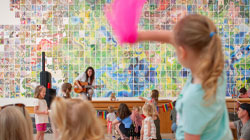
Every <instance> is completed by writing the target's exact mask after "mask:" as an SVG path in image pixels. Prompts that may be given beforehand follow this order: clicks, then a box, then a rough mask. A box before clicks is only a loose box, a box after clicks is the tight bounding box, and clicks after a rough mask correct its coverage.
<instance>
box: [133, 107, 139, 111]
mask: <svg viewBox="0 0 250 140" xmlns="http://www.w3.org/2000/svg"><path fill="white" fill-rule="evenodd" d="M133 110H137V111H138V112H140V110H141V108H140V107H139V106H133Z"/></svg>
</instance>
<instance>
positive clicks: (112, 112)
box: [107, 106, 116, 136]
mask: <svg viewBox="0 0 250 140" xmlns="http://www.w3.org/2000/svg"><path fill="white" fill-rule="evenodd" d="M108 112H109V113H108V114H107V129H108V134H112V135H113V132H114V130H113V129H114V128H113V127H112V121H114V120H115V119H116V115H115V110H114V107H112V106H108ZM113 136H114V135H113Z"/></svg>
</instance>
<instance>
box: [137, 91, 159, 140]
mask: <svg viewBox="0 0 250 140" xmlns="http://www.w3.org/2000/svg"><path fill="white" fill-rule="evenodd" d="M158 98H159V91H158V90H157V89H153V90H152V92H151V96H150V100H147V99H146V98H143V97H139V99H141V100H143V101H145V102H146V103H150V104H152V105H153V106H154V115H153V119H154V123H155V126H156V137H157V140H161V139H162V138H161V132H160V118H159V114H158V111H157V104H158Z"/></svg>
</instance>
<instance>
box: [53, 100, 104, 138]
mask: <svg viewBox="0 0 250 140" xmlns="http://www.w3.org/2000/svg"><path fill="white" fill-rule="evenodd" d="M50 117H51V122H52V128H53V132H54V139H56V140H101V139H103V138H104V134H103V131H102V130H103V126H102V125H101V124H102V123H101V122H100V120H99V119H98V118H97V115H96V110H95V109H94V107H93V105H92V104H91V103H90V102H89V101H87V100H81V99H64V98H61V97H56V98H55V99H54V101H53V102H52V105H51V113H50Z"/></svg>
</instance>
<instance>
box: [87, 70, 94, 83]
mask: <svg viewBox="0 0 250 140" xmlns="http://www.w3.org/2000/svg"><path fill="white" fill-rule="evenodd" d="M90 69H91V70H92V75H91V76H90V84H91V85H92V83H93V81H94V79H95V70H94V68H93V67H88V68H87V69H86V71H85V74H86V81H85V82H88V79H89V76H88V70H90Z"/></svg>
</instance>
